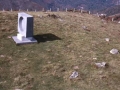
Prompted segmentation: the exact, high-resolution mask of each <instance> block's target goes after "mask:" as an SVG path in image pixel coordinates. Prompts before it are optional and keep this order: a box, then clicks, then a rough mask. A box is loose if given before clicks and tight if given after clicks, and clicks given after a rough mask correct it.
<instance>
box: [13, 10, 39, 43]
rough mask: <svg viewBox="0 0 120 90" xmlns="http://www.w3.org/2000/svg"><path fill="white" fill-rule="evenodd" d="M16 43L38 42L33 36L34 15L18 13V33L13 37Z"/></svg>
mask: <svg viewBox="0 0 120 90" xmlns="http://www.w3.org/2000/svg"><path fill="white" fill-rule="evenodd" d="M12 38H13V40H14V41H15V42H16V44H27V43H36V42H37V40H35V39H34V38H33V16H31V15H29V14H26V13H24V12H21V13H18V34H17V36H13V37H12Z"/></svg>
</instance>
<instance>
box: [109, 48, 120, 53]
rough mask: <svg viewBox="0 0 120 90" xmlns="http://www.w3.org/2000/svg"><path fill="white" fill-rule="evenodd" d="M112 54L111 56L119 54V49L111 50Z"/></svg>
mask: <svg viewBox="0 0 120 90" xmlns="http://www.w3.org/2000/svg"><path fill="white" fill-rule="evenodd" d="M110 53H111V54H118V53H119V51H118V50H117V49H114V48H113V49H112V50H110Z"/></svg>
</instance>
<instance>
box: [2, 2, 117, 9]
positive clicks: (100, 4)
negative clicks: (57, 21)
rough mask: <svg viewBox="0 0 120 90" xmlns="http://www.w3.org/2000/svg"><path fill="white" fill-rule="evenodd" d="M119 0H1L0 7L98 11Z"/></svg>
mask: <svg viewBox="0 0 120 90" xmlns="http://www.w3.org/2000/svg"><path fill="white" fill-rule="evenodd" d="M116 2H117V0H114V1H113V0H76V1H75V0H0V9H2V8H5V9H11V8H13V9H17V10H18V9H19V8H20V9H23V10H26V9H30V10H34V9H37V10H40V9H41V8H45V9H50V8H52V10H56V8H61V9H65V8H69V9H71V8H76V9H80V8H81V7H84V9H88V10H91V11H98V10H101V9H103V8H106V7H111V6H114V5H115V4H116Z"/></svg>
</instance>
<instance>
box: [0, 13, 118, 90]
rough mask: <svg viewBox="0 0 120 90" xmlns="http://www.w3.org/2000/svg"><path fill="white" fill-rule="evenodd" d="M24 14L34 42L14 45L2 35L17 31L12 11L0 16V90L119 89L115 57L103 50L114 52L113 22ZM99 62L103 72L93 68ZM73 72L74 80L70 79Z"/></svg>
mask: <svg viewBox="0 0 120 90" xmlns="http://www.w3.org/2000/svg"><path fill="white" fill-rule="evenodd" d="M27 13H29V14H31V15H33V16H34V34H35V35H36V38H37V39H39V43H38V44H30V45H21V46H16V45H15V43H14V42H13V40H12V39H11V38H8V37H9V36H13V35H16V33H17V12H12V13H11V12H0V55H2V56H1V57H0V89H1V90H15V89H18V88H19V89H23V90H113V89H114V90H119V88H120V81H119V79H120V76H119V75H120V67H119V65H120V60H119V58H120V55H119V54H117V55H111V54H110V52H109V51H110V50H111V49H112V48H117V49H118V50H120V45H119V43H120V40H119V37H120V35H119V32H120V30H119V28H120V26H119V24H117V23H112V22H106V23H104V22H103V21H102V20H101V19H99V18H98V17H95V16H93V15H88V14H80V13H69V12H48V13H46V12H27ZM49 14H51V15H53V14H54V15H56V16H59V17H58V18H52V17H49V16H48V15H49ZM84 26H85V27H86V28H87V29H84V28H83V27H84ZM105 38H110V41H109V42H106V41H105ZM103 61H104V62H107V63H108V64H109V67H108V68H96V67H95V63H96V62H103ZM75 67H76V68H77V69H75ZM73 71H77V72H78V73H79V76H78V77H77V78H75V79H70V78H69V77H70V75H71V74H72V72H73Z"/></svg>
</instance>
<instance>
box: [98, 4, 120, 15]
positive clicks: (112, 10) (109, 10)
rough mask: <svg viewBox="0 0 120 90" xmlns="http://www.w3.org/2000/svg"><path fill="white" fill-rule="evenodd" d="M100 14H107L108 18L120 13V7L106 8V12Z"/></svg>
mask: <svg viewBox="0 0 120 90" xmlns="http://www.w3.org/2000/svg"><path fill="white" fill-rule="evenodd" d="M100 12H102V13H106V14H107V15H108V16H109V15H114V14H117V13H120V5H117V6H113V7H111V8H106V9H104V10H101V11H100Z"/></svg>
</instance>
